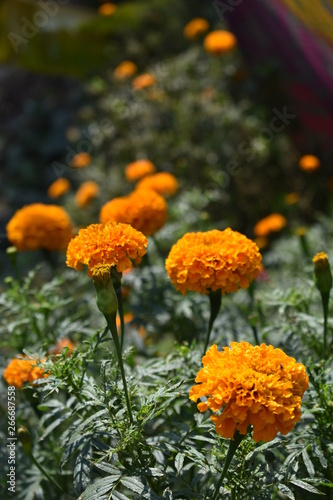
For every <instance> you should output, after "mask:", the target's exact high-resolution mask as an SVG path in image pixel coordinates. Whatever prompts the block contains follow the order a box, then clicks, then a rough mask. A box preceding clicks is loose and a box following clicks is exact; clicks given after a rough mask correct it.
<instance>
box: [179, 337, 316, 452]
mask: <svg viewBox="0 0 333 500" xmlns="http://www.w3.org/2000/svg"><path fill="white" fill-rule="evenodd" d="M230 345H231V348H230V347H224V348H223V351H221V352H219V351H218V350H217V346H216V345H215V344H214V345H213V346H212V347H210V348H209V349H208V351H207V352H206V355H205V356H204V357H203V358H202V363H203V368H202V369H201V370H200V371H199V372H198V374H197V377H196V379H195V382H196V383H197V385H194V386H193V387H192V388H191V390H190V393H189V397H190V399H191V400H192V401H194V402H196V401H197V400H198V398H200V397H207V398H208V399H207V401H205V402H201V403H198V410H199V411H200V412H204V411H206V410H208V409H209V410H211V411H212V412H214V413H215V415H212V416H211V419H212V421H213V422H214V424H215V430H216V432H217V433H218V434H220V435H221V436H223V437H225V438H231V439H232V438H233V436H234V434H235V431H236V430H238V431H239V433H240V434H243V435H244V434H246V433H247V430H248V427H249V426H252V427H253V439H254V440H255V441H256V442H258V441H271V440H272V439H274V438H275V437H276V435H277V433H278V432H281V434H284V435H285V434H287V433H288V432H290V431H291V430H292V429H293V428H294V425H295V423H296V422H299V420H300V418H301V402H302V396H303V394H304V392H305V390H306V389H307V388H308V386H309V379H308V376H307V374H306V371H305V367H304V365H302V364H301V363H296V361H295V359H294V358H291V357H289V356H287V355H286V354H285V353H284V352H283V351H282V350H281V349H275V348H274V347H273V346H271V345H269V346H267V345H265V344H261V345H260V346H252V345H250V344H249V343H248V342H240V343H238V342H231V343H230ZM221 410H222V412H221V413H220V411H221Z"/></svg>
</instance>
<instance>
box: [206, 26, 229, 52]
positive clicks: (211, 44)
mask: <svg viewBox="0 0 333 500" xmlns="http://www.w3.org/2000/svg"><path fill="white" fill-rule="evenodd" d="M236 45H237V39H236V37H235V35H233V34H232V33H231V32H230V31H226V30H217V31H211V32H210V33H208V35H206V36H205V39H204V49H205V50H206V52H208V53H209V54H212V55H221V54H225V53H227V52H230V51H232V50H233V49H234V48H235V47H236Z"/></svg>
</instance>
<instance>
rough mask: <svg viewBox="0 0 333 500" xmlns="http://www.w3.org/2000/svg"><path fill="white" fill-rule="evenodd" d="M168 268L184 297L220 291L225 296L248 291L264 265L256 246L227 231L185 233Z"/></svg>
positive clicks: (166, 265) (167, 265) (171, 254)
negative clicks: (197, 293)
mask: <svg viewBox="0 0 333 500" xmlns="http://www.w3.org/2000/svg"><path fill="white" fill-rule="evenodd" d="M165 267H166V270H167V273H168V275H169V277H170V279H171V282H172V283H173V284H174V285H175V286H176V287H177V290H179V291H180V292H181V293H182V294H185V293H186V292H187V291H195V292H199V293H202V294H207V293H209V292H215V291H217V290H221V293H222V294H225V293H233V292H237V290H239V288H248V286H249V284H250V282H251V281H252V280H254V279H255V278H256V277H257V276H258V274H259V272H260V270H261V267H262V265H261V255H260V253H259V249H258V247H257V245H256V244H255V243H254V242H253V241H251V240H249V239H248V238H247V237H246V236H244V235H243V234H240V233H238V232H237V231H232V229H230V228H227V229H225V230H224V231H218V230H217V229H213V230H212V231H207V232H205V233H203V232H199V233H187V234H185V235H184V236H183V237H182V238H181V239H180V240H178V241H177V243H176V244H175V245H173V247H172V248H171V250H170V253H169V256H168V258H167V259H166V262H165Z"/></svg>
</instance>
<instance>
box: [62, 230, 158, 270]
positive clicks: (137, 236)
mask: <svg viewBox="0 0 333 500" xmlns="http://www.w3.org/2000/svg"><path fill="white" fill-rule="evenodd" d="M147 243H148V242H147V238H146V237H145V236H144V235H143V234H142V233H140V232H139V231H137V230H136V229H134V228H133V227H132V226H130V225H129V224H117V223H115V222H110V223H108V224H91V225H90V226H88V227H87V228H85V229H80V231H79V234H78V235H77V236H75V238H73V239H72V240H71V241H70V242H69V245H68V248H67V262H66V264H67V266H68V267H73V268H74V269H76V270H77V271H81V269H82V268H83V266H88V274H89V275H91V271H92V269H93V268H94V267H95V266H97V265H109V266H116V267H117V271H118V272H119V273H121V272H122V271H125V269H129V268H130V267H132V261H134V262H135V264H139V263H140V262H141V257H142V256H143V255H144V254H145V253H146V248H147Z"/></svg>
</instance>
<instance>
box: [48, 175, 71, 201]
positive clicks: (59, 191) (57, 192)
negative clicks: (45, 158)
mask: <svg viewBox="0 0 333 500" xmlns="http://www.w3.org/2000/svg"><path fill="white" fill-rule="evenodd" d="M70 188H71V183H70V182H69V180H68V179H65V178H64V177H60V179H57V180H56V181H54V182H52V184H51V186H50V187H49V189H48V190H47V194H48V196H49V197H50V198H54V199H57V198H60V197H61V196H63V195H64V194H66V193H68V191H69V190H70Z"/></svg>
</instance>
